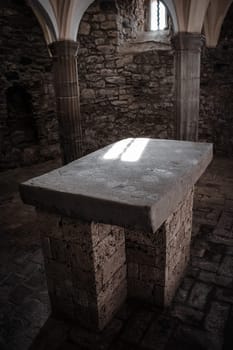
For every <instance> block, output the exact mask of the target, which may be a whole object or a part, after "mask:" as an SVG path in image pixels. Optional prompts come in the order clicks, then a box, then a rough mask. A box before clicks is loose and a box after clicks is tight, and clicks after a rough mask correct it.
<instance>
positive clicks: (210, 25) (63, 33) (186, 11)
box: [27, 0, 233, 47]
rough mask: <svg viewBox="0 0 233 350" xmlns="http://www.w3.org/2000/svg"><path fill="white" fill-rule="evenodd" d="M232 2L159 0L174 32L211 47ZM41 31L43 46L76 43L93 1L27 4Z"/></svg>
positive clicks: (46, 0) (34, 1) (32, 0)
mask: <svg viewBox="0 0 233 350" xmlns="http://www.w3.org/2000/svg"><path fill="white" fill-rule="evenodd" d="M232 1H233V0H163V2H164V3H165V5H166V6H167V8H168V11H169V12H170V15H171V17H172V20H173V26H174V32H175V33H178V32H188V33H202V32H203V28H204V33H205V35H206V44H207V46H210V47H215V46H216V45H217V43H218V39H219V35H220V31H221V27H222V23H223V21H224V18H225V16H226V13H227V11H228V9H229V7H230V5H231V3H232ZM27 2H28V4H29V6H31V8H32V10H33V11H34V13H35V15H36V16H37V18H38V20H39V22H40V25H41V27H42V29H43V32H44V35H45V39H46V42H47V44H50V43H51V42H53V41H57V40H74V41H75V40H76V37H77V33H78V28H79V24H80V21H81V19H82V16H83V15H84V13H85V11H86V10H87V8H88V7H89V6H90V4H91V3H92V2H94V0H27Z"/></svg>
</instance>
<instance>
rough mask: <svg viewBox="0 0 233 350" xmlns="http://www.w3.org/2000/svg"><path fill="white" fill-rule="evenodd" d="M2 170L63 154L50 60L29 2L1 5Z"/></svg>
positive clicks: (19, 0) (0, 155)
mask: <svg viewBox="0 0 233 350" xmlns="http://www.w3.org/2000/svg"><path fill="white" fill-rule="evenodd" d="M0 45H1V50H0V169H5V168H10V167H16V166H21V165H29V164H32V163H34V162H38V161H44V160H47V159H50V158H55V157H57V156H58V155H59V153H60V151H59V145H58V125H57V120H56V117H55V112H54V111H55V98H54V90H53V84H52V75H51V59H50V57H49V54H48V51H47V48H46V43H45V41H44V37H43V33H42V31H41V29H40V26H39V24H38V22H37V20H36V18H35V16H34V15H33V14H32V11H31V10H30V8H29V7H28V6H26V5H25V3H24V1H22V0H18V1H13V0H2V1H1V3H0Z"/></svg>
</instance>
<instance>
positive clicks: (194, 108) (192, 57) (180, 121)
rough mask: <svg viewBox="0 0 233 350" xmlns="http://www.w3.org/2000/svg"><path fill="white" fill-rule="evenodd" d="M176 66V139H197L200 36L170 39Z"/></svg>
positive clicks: (177, 35) (191, 35) (201, 42)
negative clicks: (173, 48)
mask: <svg viewBox="0 0 233 350" xmlns="http://www.w3.org/2000/svg"><path fill="white" fill-rule="evenodd" d="M173 44H174V47H175V65H176V69H175V71H176V80H175V91H176V120H177V121H176V122H177V138H178V140H189V141H197V140H198V120H199V103H200V67H201V47H202V44H203V38H202V35H200V34H193V33H178V34H176V35H175V36H174V38H173Z"/></svg>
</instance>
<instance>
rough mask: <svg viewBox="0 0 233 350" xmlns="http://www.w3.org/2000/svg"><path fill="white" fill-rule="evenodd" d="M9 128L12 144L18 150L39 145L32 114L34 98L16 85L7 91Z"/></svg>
mask: <svg viewBox="0 0 233 350" xmlns="http://www.w3.org/2000/svg"><path fill="white" fill-rule="evenodd" d="M6 100H7V114H8V116H7V117H8V118H7V126H8V134H9V137H10V139H11V142H12V144H13V145H14V146H17V147H18V148H24V147H27V146H28V145H32V144H35V143H37V141H38V136H37V129H36V123H35V120H34V118H33V112H32V101H31V100H32V97H31V95H30V94H29V93H28V92H27V91H26V89H25V88H24V87H22V86H20V85H15V86H12V87H10V88H8V89H7V91H6Z"/></svg>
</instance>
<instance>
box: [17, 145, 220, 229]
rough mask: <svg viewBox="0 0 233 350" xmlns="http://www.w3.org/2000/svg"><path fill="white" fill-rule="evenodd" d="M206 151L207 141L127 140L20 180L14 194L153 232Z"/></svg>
mask: <svg viewBox="0 0 233 350" xmlns="http://www.w3.org/2000/svg"><path fill="white" fill-rule="evenodd" d="M212 155H213V147H212V144H207V143H199V142H187V141H175V140H161V139H147V138H135V139H134V138H129V139H124V140H121V141H119V142H117V143H114V144H112V145H109V146H107V147H104V148H102V149H100V150H98V151H96V152H93V153H91V154H89V155H87V156H85V157H83V158H80V159H78V160H76V161H74V162H72V163H69V164H68V165H66V166H64V167H61V168H59V169H56V170H54V171H51V172H49V173H47V174H44V175H42V176H39V177H36V178H33V179H31V180H29V181H26V182H24V183H23V184H21V185H20V193H21V197H22V199H23V201H24V202H25V203H27V204H31V205H34V206H36V207H37V208H40V209H42V210H45V211H49V212H54V213H58V214H62V215H66V216H68V217H73V218H78V219H81V220H84V221H88V222H91V221H95V222H102V223H105V224H114V225H118V226H123V227H127V228H131V229H137V230H138V229H140V230H143V231H150V232H155V231H156V230H157V229H158V228H159V227H160V225H161V224H162V223H163V222H164V221H165V220H166V219H167V217H168V216H169V215H170V214H171V213H173V212H174V210H175V209H176V208H177V206H178V204H179V203H180V202H181V201H182V199H183V198H184V196H185V194H186V193H187V192H188V190H189V189H190V188H192V187H193V185H194V184H195V183H196V181H197V180H198V179H199V177H200V176H201V175H202V173H203V172H204V171H205V169H206V168H207V166H208V164H209V163H210V161H211V159H212Z"/></svg>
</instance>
